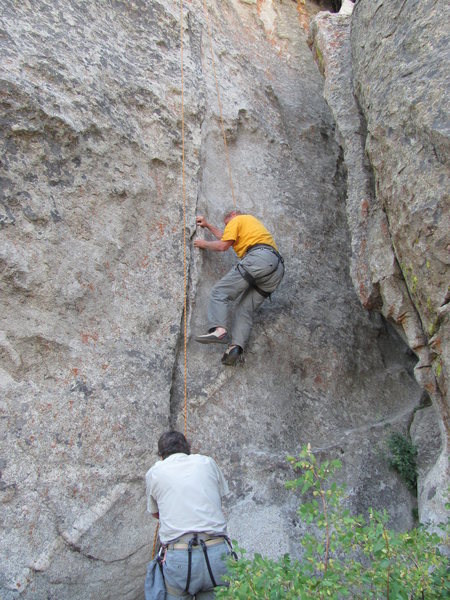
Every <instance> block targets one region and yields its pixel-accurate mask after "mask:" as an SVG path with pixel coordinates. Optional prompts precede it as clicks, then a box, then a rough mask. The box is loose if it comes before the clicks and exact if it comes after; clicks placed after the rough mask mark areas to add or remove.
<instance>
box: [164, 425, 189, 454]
mask: <svg viewBox="0 0 450 600" xmlns="http://www.w3.org/2000/svg"><path fill="white" fill-rule="evenodd" d="M177 452H183V453H184V454H190V453H191V448H190V446H189V442H188V441H187V439H186V438H185V437H184V435H183V434H182V433H180V432H179V431H166V432H165V433H163V434H162V436H161V437H160V438H159V440H158V454H159V456H161V458H162V459H163V460H164V459H165V458H167V457H168V456H170V455H171V454H176V453H177Z"/></svg>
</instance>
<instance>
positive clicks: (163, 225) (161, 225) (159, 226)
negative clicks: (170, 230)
mask: <svg viewBox="0 0 450 600" xmlns="http://www.w3.org/2000/svg"><path fill="white" fill-rule="evenodd" d="M156 226H157V227H158V229H159V233H160V234H161V237H162V236H163V235H164V230H165V228H166V224H165V223H162V222H158V223H156Z"/></svg>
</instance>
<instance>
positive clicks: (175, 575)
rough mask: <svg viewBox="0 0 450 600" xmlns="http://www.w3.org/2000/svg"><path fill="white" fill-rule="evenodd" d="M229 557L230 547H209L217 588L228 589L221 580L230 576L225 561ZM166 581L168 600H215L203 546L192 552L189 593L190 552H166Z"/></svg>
mask: <svg viewBox="0 0 450 600" xmlns="http://www.w3.org/2000/svg"><path fill="white" fill-rule="evenodd" d="M229 554H230V549H229V547H228V544H227V543H226V542H225V541H224V542H223V544H217V545H216V546H209V547H208V560H209V563H210V566H211V570H212V573H213V576H214V579H215V581H216V583H217V585H225V582H224V581H223V579H222V577H223V575H225V574H226V573H227V565H226V560H227V557H228V555H229ZM163 573H164V580H165V584H166V600H179V599H180V598H182V599H183V600H187V599H188V598H193V596H194V595H195V598H196V599H197V600H212V599H213V598H214V588H213V584H212V581H211V577H210V575H209V572H208V567H207V565H206V561H205V556H204V554H203V550H202V548H201V547H200V546H194V547H193V548H192V564H191V577H190V583H189V593H187V592H186V591H185V587H186V581H187V576H188V551H187V550H171V549H169V550H167V554H166V560H165V562H164V566H163Z"/></svg>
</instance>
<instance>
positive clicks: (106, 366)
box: [102, 363, 109, 371]
mask: <svg viewBox="0 0 450 600" xmlns="http://www.w3.org/2000/svg"><path fill="white" fill-rule="evenodd" d="M102 369H103V370H104V371H106V369H109V363H103V364H102Z"/></svg>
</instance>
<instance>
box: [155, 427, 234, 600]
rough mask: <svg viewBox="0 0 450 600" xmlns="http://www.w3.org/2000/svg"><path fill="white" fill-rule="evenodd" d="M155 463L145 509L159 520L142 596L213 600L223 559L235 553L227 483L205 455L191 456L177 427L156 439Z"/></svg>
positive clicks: (222, 572)
mask: <svg viewBox="0 0 450 600" xmlns="http://www.w3.org/2000/svg"><path fill="white" fill-rule="evenodd" d="M158 454H159V456H160V458H161V459H162V460H161V461H158V462H157V463H156V464H155V465H153V467H152V468H151V469H149V471H147V474H146V476H145V480H146V489H147V510H148V511H149V512H150V513H152V515H153V516H154V517H155V518H156V519H159V523H160V529H159V538H160V541H161V549H160V551H159V554H158V557H157V558H156V559H155V560H153V561H152V562H151V563H150V564H149V566H148V569H147V576H146V580H145V598H146V600H163V599H164V600H178V599H180V598H183V599H185V600H187V599H188V598H193V597H194V596H195V598H196V599H197V600H209V599H212V598H214V591H213V590H214V588H215V587H216V586H220V585H226V584H225V582H224V581H223V579H222V577H223V575H225V574H226V572H227V564H226V561H227V558H228V556H229V555H230V554H232V555H233V556H235V553H234V552H233V550H232V547H231V542H230V540H229V538H228V536H227V526H226V521H225V517H224V514H223V511H222V497H223V496H225V495H226V494H228V493H229V490H228V485H227V482H226V481H225V479H224V477H223V475H222V472H221V470H220V469H219V467H218V466H217V464H216V463H215V461H214V460H213V459H212V458H210V457H209V456H203V455H201V454H191V450H190V446H189V443H188V442H187V440H186V438H185V436H184V435H183V434H182V433H180V432H179V431H167V432H166V433H163V434H162V436H161V437H160V438H159V441H158Z"/></svg>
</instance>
